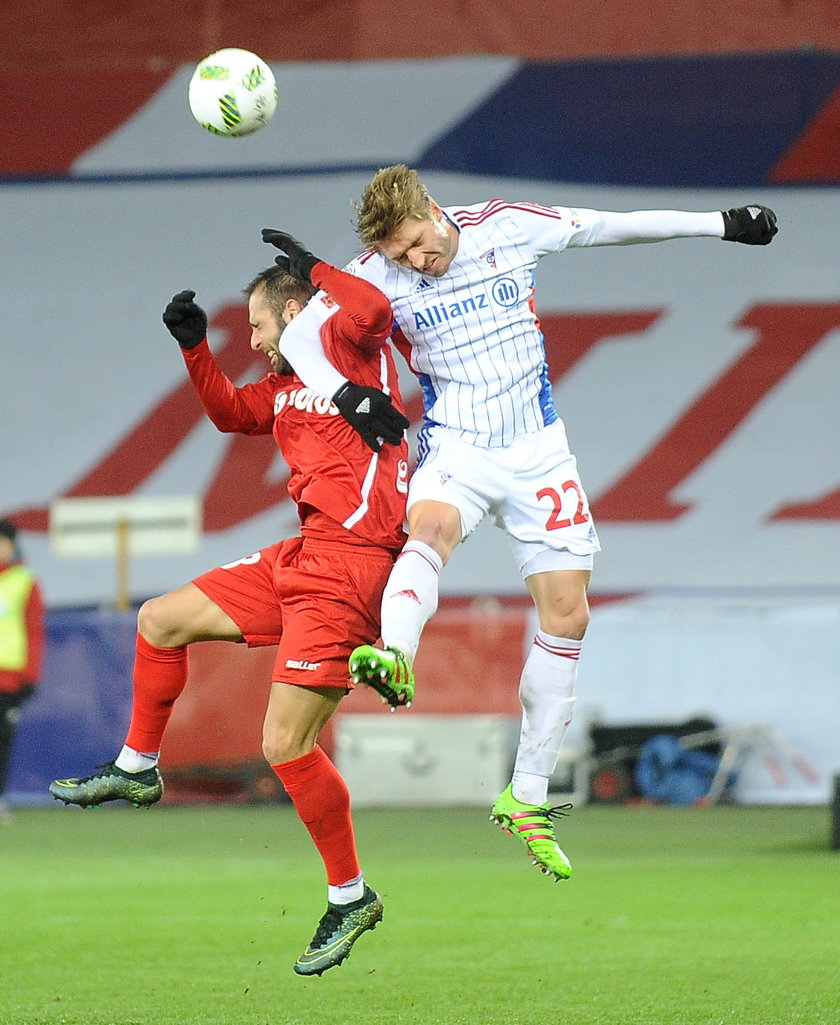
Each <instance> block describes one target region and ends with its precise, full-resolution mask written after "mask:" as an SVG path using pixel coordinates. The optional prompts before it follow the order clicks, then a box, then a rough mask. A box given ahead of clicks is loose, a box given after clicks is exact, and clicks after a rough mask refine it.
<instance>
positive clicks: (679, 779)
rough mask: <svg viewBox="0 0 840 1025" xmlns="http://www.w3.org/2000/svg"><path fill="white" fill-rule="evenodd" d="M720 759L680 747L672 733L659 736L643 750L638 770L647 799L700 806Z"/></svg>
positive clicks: (638, 780) (637, 775)
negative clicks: (698, 804)
mask: <svg viewBox="0 0 840 1025" xmlns="http://www.w3.org/2000/svg"><path fill="white" fill-rule="evenodd" d="M719 763H720V759H719V758H717V756H716V755H713V754H709V753H708V752H706V751H696V750H691V749H686V748H683V747H681V746H680V742H679V740H678V739H677V738H676V737H675V736H673V735H672V734H670V733H658V734H656V736H655V737H651V738H650V740H649V741H647V743H646V744H645V745H644V746H643V747H642V750H641V752H640V753H639V758H638V761H637V762H636V766H635V769H634V775H635V779H636V786H637V787H638V789H639V793H641V795H642V796H643V797H647V798H648V799H649V800H651V801H664V802H665V803H666V804H696V803H697V802H698V801H699V800H701V799H702V798H704V797H705V796H706V795H707V794H708V792H709V788H710V787H711V785H712V780H713V779H714V777H715V773H716V772H717V769H718V765H719Z"/></svg>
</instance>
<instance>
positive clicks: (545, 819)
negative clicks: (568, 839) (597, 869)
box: [490, 783, 572, 882]
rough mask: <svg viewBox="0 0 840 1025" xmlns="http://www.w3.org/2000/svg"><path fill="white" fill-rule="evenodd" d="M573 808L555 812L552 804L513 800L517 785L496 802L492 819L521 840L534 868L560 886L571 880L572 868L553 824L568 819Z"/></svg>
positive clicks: (504, 792)
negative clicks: (524, 802) (526, 802)
mask: <svg viewBox="0 0 840 1025" xmlns="http://www.w3.org/2000/svg"><path fill="white" fill-rule="evenodd" d="M571 807H572V806H571V805H570V804H562V805H557V806H556V807H554V808H552V807H551V806H550V805H549V804H548V803H546V804H523V802H522V801H517V799H516V798H515V797H514V796H513V785H512V784H511V783H509V784H508V785H507V786H506V787H505V789H504V790H503V791H502V792H501V794H499V796H498V797H497V798H496V803H495V804H494V805H493V810H492V812H491V813H490V818H491V820H492V821H493V822H496V823H497V824H498V825H500V826H501V827H502V829H503V830H504V831H505V832H506V833H511V834H512V835H513V836H517V837H519V839H520V840H521V841H522V843H523V844H524V845H525V847H526V849H527V851H528V854H529V855H530V858H531V864H532V865H536V866H538V868H539V870H540V871H541V872H542V873H543V875H547V876H553V877H554V880H555V882H559V881H560V880H561V879H568V878H569V876H570V875H571V874H572V866H571V864H570V862H569V859H568V858H567V857H566V855H565V854H564V853H563V851H561V850H560V847H559V846H558V844H557V839H556V837H555V836H554V826H553V825H552V822H551V820H552V819H553V818H561V817H562V816H565V815H568V813H569V811H570V810H571Z"/></svg>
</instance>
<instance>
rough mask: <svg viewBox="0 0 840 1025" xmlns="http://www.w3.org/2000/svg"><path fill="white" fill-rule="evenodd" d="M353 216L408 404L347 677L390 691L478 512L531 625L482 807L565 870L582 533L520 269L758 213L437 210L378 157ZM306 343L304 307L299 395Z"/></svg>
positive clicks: (311, 334)
mask: <svg viewBox="0 0 840 1025" xmlns="http://www.w3.org/2000/svg"><path fill="white" fill-rule="evenodd" d="M356 213H357V219H356V232H357V234H358V236H359V239H360V240H361V242H362V244H363V245H364V246H365V247H367V248H366V249H365V251H364V252H363V253H362V254H361V255H360V256H358V257H357V258H356V259H355V260H353V261H352V262H351V264H350V265H349V267H348V270H349V271H350V272H351V273H353V274H357V275H358V276H359V277H361V278H364V279H365V280H367V281H370V282H371V283H373V284H374V285H376V286H377V287H378V288H380V289H381V290H382V291H383V292H384V293H385V295H387V296H388V298H389V299H390V300H391V306H392V308H393V310H394V317H395V323H396V325H397V328H398V330H397V332H396V333H395V343H396V345H397V347H398V348H399V349H400V351H401V352H403V353H404V354H405V355H406V358H407V359H408V361H409V365H410V366H411V369H412V370H413V371H414V373H415V374H416V375H417V376H418V378H419V380H420V384H421V390H422V395H423V404H424V409H425V413H424V422H423V425H422V427H421V429H420V431H419V433H418V437H417V450H418V451H417V456H418V458H417V467H416V469H415V470H414V472H413V473H412V476H411V483H410V487H409V495H408V526H409V539H408V542H407V544H406V546H405V548H404V549H403V551H402V553H401V555H400V557H399V559H398V560H397V562H396V564H395V566H394V571H393V573H392V574H391V578H390V580H389V582H388V585H387V586H386V588H385V592H384V597H383V604H382V642H383V646H382V647H381V648H380V647H375V646H374V644H373V643H369V644H366V645H361V646H360V647H359V648H358V649H357V650H356V651H354V653H353V655H352V656H351V660H350V669H351V673H352V674H353V678H354V680H355V682H357V683H364V684H367V685H368V686H370V687H372V688H374V689H375V690H377V691H378V692H379V693H380V694H381V695H382V696H383V697H385V698H386V699H387V700H388V701H390V702H391V704H392V706H396V705H398V704H405V703H406V699H407V697H408V696H409V694H410V695H413V693H414V677H413V668H412V665H413V661H414V656H415V654H416V651H417V647H418V644H419V640H420V635H421V632H422V630H423V627H424V625H425V623H426V622H427V621H428V620H429V618H430V617H431V616H432V615H433V614H434V612H435V610H436V608H437V603H438V589H439V576H440V572H441V570H442V568H443V566H444V565H445V564H446V562H447V561H448V559H449V557H450V555H451V554H452V552H453V551H454V549H455V548H456V546H457V545H459V544H460V543H461V542H462V541H464V540H466V538H467V537H469V535H470V534H471V533H472V532H473V531H474V530H475V529H476V527H477V526H478V525H479V523H480V522H481V520H482V519H484V517H485V516H489V517H490V518H491V519H492V521H493V523H494V524H495V525H496V526H498V527H501V528H502V529H503V530H504V531H505V533H506V534H507V535H508V539H509V541H510V543H511V547H512V549H513V552H514V555H515V557H516V561H517V564H518V566H519V570H520V573H521V575H522V577H523V579H524V581H525V584H526V586H527V588H528V590H529V592H530V594H531V598H532V600H533V602H534V605H535V608H536V612H537V617H538V621H539V629H538V630H537V633H536V636H535V638H534V642H533V645H532V647H531V650H530V653H529V655H528V657H527V659H526V661H525V665H524V668H523V669H522V672H521V675H520V679H519V698H520V704H521V707H522V722H521V729H520V736H519V745H518V749H517V753H516V761H515V765H514V770H513V775H512V779H511V782H510V784H509V785H508V786H507V787H506V788H505V790H504V791H503V792H502V793H501V794H500V795H499V797H498V798H497V800H496V801H495V802H494V805H493V809H492V812H491V818H493V819H494V820H495V821H496V822H497V823H498V824H499V825H500V826H501V827H502V828H503V829H504V830H505V831H507V832H509V833H511V834H513V835H514V836H516V837H518V838H519V840H520V841H521V842H522V843H523V844H524V845H525V848H526V850H527V852H528V854H529V855H530V857H531V860H532V862H533V863H534V864H535V865H537V866H539V868H540V869H541V871H542V872H544V873H545V874H546V875H548V876H550V877H553V878H554V879H556V880H559V879H567V878H568V877H569V876H570V875H571V871H572V869H571V865H570V864H569V860H568V858H567V857H566V855H565V854H564V852H563V851H562V850H561V849H560V847H559V846H558V844H557V841H556V838H555V834H554V826H553V823H552V821H551V819H552V818H555V817H557V816H558V815H561V814H564V813H565V811H566V809H565V808H560V807H558V808H552V807H551V806H550V804H549V802H548V800H547V798H548V783H549V780H550V778H551V776H552V774H553V772H554V770H555V767H556V764H557V760H558V757H559V752H560V748H561V745H562V743H563V740H564V737H565V735H566V730H567V728H568V726H569V724H570V722H571V718H572V711H573V708H574V703H575V690H576V682H577V671H578V659H579V657H580V654H581V648H582V643H583V637H584V634H585V632H586V629H587V626H588V623H589V605H588V599H587V591H588V587H589V580H590V574H591V571H592V567H593V560H594V555H595V553H596V552H598V551H599V550H600V544H599V541H598V536H597V533H596V530H595V525H594V523H593V521H592V516H591V514H590V511H589V503H588V500H587V497H586V494H585V492H584V489H583V485H582V483H581V479H580V476H579V474H578V470H577V463H576V460H575V457H574V455H573V454H572V452H571V451H570V449H569V443H568V440H567V438H566V429H565V425H564V423H563V420H562V419H561V418H560V416H559V415H558V413H557V410H556V409H555V407H554V400H553V396H552V387H551V378H550V375H549V369H548V367H547V365H546V357H545V346H544V344H543V337H542V332H541V330H540V323H539V319H538V317H537V313H536V308H535V291H536V268H537V264H538V263H539V261H540V260H541V259H542V258H543V257H544V256H548V255H551V254H555V253H560V252H563V251H565V250H569V251H572V250H574V249H579V248H583V247H594V246H622V245H631V244H638V243H653V242H663V241H666V240H670V239H689V238H706V239H716V240H723V241H727V242H737V243H743V244H746V245H767V244H768V243H769V242H771V241H772V239H773V237H774V235H775V234H776V231H777V228H776V216H775V214H774V212H773V211H772V210H770V209H768V208H767V207H764V206H760V205H751V206H744V207H735V208H733V209H730V210H724V211H720V210H709V211H697V212H692V211H683V210H635V211H630V212H627V213H621V212H613V211H606V210H590V209H582V208H569V207H561V206H546V205H544V204H540V203H534V202H508V201H505V200H502V199H492V200H489V201H486V202H480V203H474V204H470V205H466V206H448V207H446V208H444V207H442V206H441V205H440V204H438V203H437V202H436V201H435V200H434V199H433V198H432V197H431V195H430V194H429V192H428V190H427V188H426V186H425V184H424V183H423V181H422V179H421V178H420V176H419V174H418V173H417V171H416V170H414V169H412V168H409V167H407V166H406V165H405V164H395V165H393V166H391V167H385V168H382V169H381V170H380V171H379V172H378V173H377V174H376V175H375V176H374V177H373V179H372V180H371V181H370V183H369V184H368V185H367V187H366V188H365V190H364V192H363V194H362V198H361V202H360V203H358V204H357V206H356ZM278 235H279V233H278V232H277V231H276V229H263V240H264V241H265V242H268V243H270V244H273V245H276V244H277V238H278ZM319 347H320V339H319V336H318V333H317V331H315V330H312V328H311V327H310V326H309V324H308V322H307V321H306V320H305V319H304V318H301V319H300V320H299V321H298V322H296V323H295V325H294V326H293V328H292V330H291V331H289V332H288V333H287V335H286V336H285V337H284V339H283V353H284V355H285V356H286V357H287V358H288V359H290V360H291V362H292V363H293V364H294V365H295V367H296V368H297V371H298V373H299V374H300V376H301V378H302V379H303V380H304V381H305V383H306V384H308V385H309V386H310V387H311V388H314V389H315V390H316V391H321V390H323V389H324V388H332V387H335V386H336V385H337V384H338V382H339V380H340V375H339V374H338V373H337V371H336V369H335V368H332V367H330V366H329V363H328V361H327V360H324V359H323V353H320V352H319ZM319 357H320V358H319ZM513 661H517V662H518V655H516V656H515V658H514V659H513Z"/></svg>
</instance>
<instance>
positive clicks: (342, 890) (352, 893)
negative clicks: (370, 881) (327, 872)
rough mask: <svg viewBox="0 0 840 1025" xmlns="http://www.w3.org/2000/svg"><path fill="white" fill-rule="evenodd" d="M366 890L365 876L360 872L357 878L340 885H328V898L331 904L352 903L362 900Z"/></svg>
mask: <svg viewBox="0 0 840 1025" xmlns="http://www.w3.org/2000/svg"><path fill="white" fill-rule="evenodd" d="M364 892H365V877H364V874H363V873H362V872H360V873H359V874H358V875H357V876H356V878H355V879H351V880H350V881H349V882H347V883H340V884H339V885H338V886H327V900H328V901H329V902H330V904H352V903H353V901H354V900H360V899H361V897H362V895H363V894H364Z"/></svg>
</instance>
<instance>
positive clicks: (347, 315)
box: [311, 261, 394, 350]
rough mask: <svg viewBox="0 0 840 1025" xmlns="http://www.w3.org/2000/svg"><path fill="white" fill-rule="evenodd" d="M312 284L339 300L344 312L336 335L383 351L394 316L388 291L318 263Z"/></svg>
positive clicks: (340, 311)
mask: <svg viewBox="0 0 840 1025" xmlns="http://www.w3.org/2000/svg"><path fill="white" fill-rule="evenodd" d="M311 277H312V284H313V285H315V286H316V287H317V288H321V289H323V290H324V291H325V292H327V293H329V295H330V296H331V297H332V298H333V299H335V301H336V302H337V303H338V305H339V307H340V309H339V310H338V312H337V313H336V315H335V316H336V317H337V318H340V319H339V320H337V321H336V324H335V328H334V329H335V331H336V334H337V335H338V336H339V337H340V338H342V339H343V340H344V341H346V342H349V343H351V344H352V345H356V346H358V347H359V348H362V349H367V350H376V349H381V348H382V346H383V345H384V344H385V342H387V340H388V338H389V337H390V334H391V328H392V326H393V323H394V314H393V312H392V311H391V303H390V302H389V300H388V297H387V296H386V295H385V293H384V292H381V291H380V290H379V289H378V288H377V287H376V285H372V284H371V283H370V282H369V281H365V280H364V278H357V277H356V275H355V274H348V273H347V272H346V271H343V270H339V269H338V268H337V267H333V266H332V265H331V264H329V263H324V262H323V261H321V262H320V263H316V264H315V266H314V267H313V268H312V274H311Z"/></svg>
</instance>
